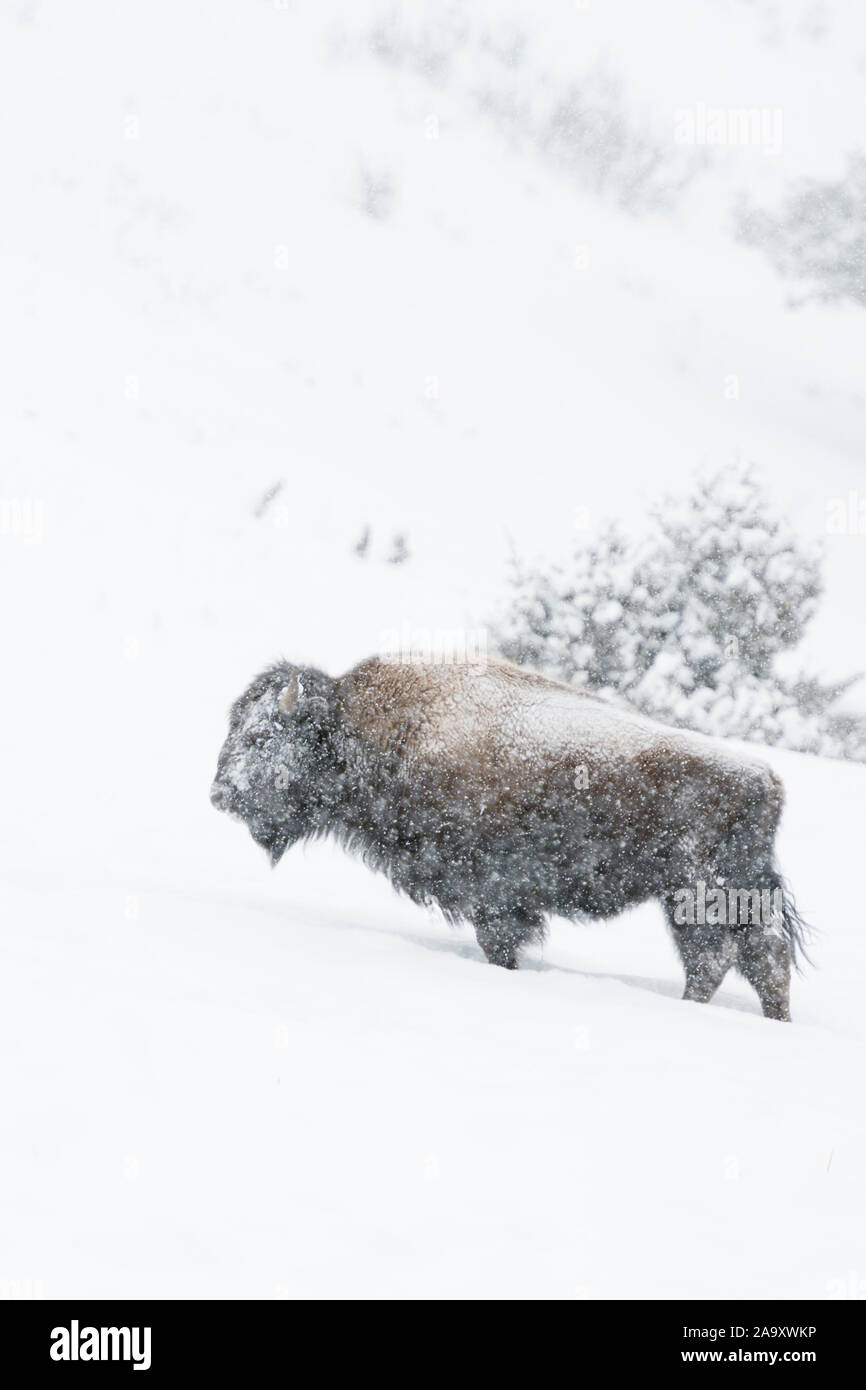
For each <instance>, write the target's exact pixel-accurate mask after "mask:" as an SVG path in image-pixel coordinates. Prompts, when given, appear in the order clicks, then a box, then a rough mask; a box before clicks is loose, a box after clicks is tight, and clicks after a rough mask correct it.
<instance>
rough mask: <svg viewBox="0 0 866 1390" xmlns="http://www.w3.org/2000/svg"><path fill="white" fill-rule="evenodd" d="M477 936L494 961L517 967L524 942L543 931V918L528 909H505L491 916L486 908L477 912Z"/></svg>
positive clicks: (498, 963) (480, 944)
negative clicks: (510, 910)
mask: <svg viewBox="0 0 866 1390" xmlns="http://www.w3.org/2000/svg"><path fill="white" fill-rule="evenodd" d="M472 920H473V926H474V927H475V939H476V941H477V942H478V945H479V946H480V947H481V949H482V951H483V952H484V954H485V956H486V957H487V959H488V961H489V962H490V964H491V965H501V966H503V967H504V968H505V969H506V970H516V969H517V961H518V955H519V952H520V948H521V946H523V944H524V943H525V942H527V941H530V940H532V938H533V937H539V936H540V935H541V933H542V922H541V919H540V918H537V917H532V916H530V915H529V914H528V913H526V912H513V913H507V914H506V913H503V914H502V915H501V917H496V918H494V917H491V915H490V914H489V913H487V912H484V911H479V912H476V913H475V914H474V916H473V919H472Z"/></svg>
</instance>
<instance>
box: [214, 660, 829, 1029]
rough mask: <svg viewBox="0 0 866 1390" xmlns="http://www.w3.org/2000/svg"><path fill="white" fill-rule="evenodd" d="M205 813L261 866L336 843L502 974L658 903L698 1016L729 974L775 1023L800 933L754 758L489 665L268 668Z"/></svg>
mask: <svg viewBox="0 0 866 1390" xmlns="http://www.w3.org/2000/svg"><path fill="white" fill-rule="evenodd" d="M211 798H212V800H213V802H214V804H215V805H216V806H218V807H219V808H220V809H223V810H226V811H229V812H231V813H233V814H235V815H237V816H238V817H240V818H241V819H242V820H244V821H245V822H246V824H247V825H248V827H249V830H250V833H251V834H252V836H253V838H254V839H255V840H256V841H257V842H258V843H259V844H261V845H262V846H263V847H264V848H266V849H267V850H268V852H269V854H270V856H271V859H272V861H273V862H274V863H277V862H278V861H279V859H280V858H281V857H282V855H283V853H284V852H285V850H286V849H287V848H288V846H289V845H290V844H292V843H294V841H296V840H298V839H301V838H304V837H309V836H316V835H322V834H332V835H334V836H336V838H337V839H338V840H340V841H341V842H342V843H343V844H344V845H345V847H346V848H347V849H349V850H352V851H356V852H358V853H360V854H361V855H362V856H363V858H364V859H365V861H366V862H367V863H368V864H369V865H370V866H371V867H372V868H375V869H379V870H382V871H383V872H384V873H386V874H387V875H388V877H389V878H390V879H391V881H392V883H393V884H394V886H395V887H396V888H397V889H399V890H401V891H403V892H405V893H407V894H408V895H409V896H410V897H411V898H412V899H414V901H416V902H420V903H426V904H437V905H438V906H439V908H441V910H442V912H443V913H444V914H445V916H446V917H447V918H448V919H449V920H451V921H457V920H461V919H465V920H467V921H469V922H471V923H472V924H473V926H474V928H475V931H476V934H477V937H478V941H479V944H480V945H481V947H482V949H483V950H484V952H485V954H486V956H487V958H488V960H490V961H491V962H493V963H494V964H497V965H503V966H507V967H509V968H514V967H515V966H516V964H517V957H518V952H519V949H520V947H521V946H522V945H523V944H524V943H525V942H527V941H529V940H532V939H537V938H540V937H541V936H542V935H543V932H544V925H545V919H546V918H547V917H548V916H549V915H551V914H558V915H561V916H565V917H571V918H598V917H610V916H612V915H614V914H616V913H618V912H620V911H622V909H623V908H625V907H628V906H631V905H634V904H637V903H640V902H643V901H645V900H647V899H649V898H656V899H658V900H659V901H660V902H661V904H662V905H663V907H664V908H665V910H666V913H667V916H668V920H669V922H670V925H671V930H672V933H673V936H674V939H675V941H676V944H677V947H678V949H679V952H680V955H681V958H682V961H683V964H684V967H685V972H686V997H687V998H690V999H698V1000H706V999H709V998H710V996H711V995H712V994H713V993H714V991H715V989H716V988H717V987H718V985H719V984H720V983H721V980H722V979H723V977H724V975H725V973H726V972H727V970H728V969H729V967H730V966H731V965H734V966H736V967H737V968H738V969H739V970H740V971H741V972H742V973H743V975H745V977H746V978H747V979H748V980H749V981H750V982H751V984H752V985H753V986H754V987H755V989H756V991H757V993H758V996H759V998H760V1000H761V1004H762V1006H763V1009H764V1012H765V1014H767V1015H768V1016H770V1017H773V1018H787V1017H788V1016H789V1013H788V987H789V974H790V964H791V959H792V957H793V955H794V953H795V951H796V949H797V947H798V946H799V945H801V944H802V923H801V920H800V918H799V916H798V915H797V913H796V910H795V908H794V906H793V903H792V900H791V898H790V896H789V894H788V892H787V889H786V887H785V885H784V883H783V880H782V879H781V877H780V874H779V872H778V870H777V868H776V865H775V859H774V850H773V844H774V838H775V834H776V828H777V825H778V821H779V815H780V813H781V809H782V801H783V793H782V786H781V783H780V782H779V780H778V778H777V777H776V775H775V774H774V773H773V772H772V770H771V769H770V768H769V767H767V766H766V764H764V763H763V762H761V761H759V760H757V759H751V758H748V757H743V756H740V755H739V754H733V753H731V752H730V751H729V750H727V749H726V748H725V747H724V745H721V744H716V743H713V742H711V741H710V740H706V739H701V738H700V737H699V736H696V735H691V734H687V733H683V732H681V731H678V730H674V729H668V728H666V727H664V726H662V725H659V724H656V723H654V722H653V721H651V720H649V719H647V718H645V717H643V716H641V715H639V714H637V713H634V712H633V711H631V710H629V709H628V708H627V707H624V706H619V705H615V704H612V703H609V702H608V701H606V700H603V699H600V698H598V697H596V696H594V695H591V694H588V693H585V692H582V691H580V690H579V689H576V688H575V687H574V686H570V685H566V684H563V683H560V682H558V681H553V680H549V679H547V678H545V677H543V676H539V675H536V674H534V673H532V672H529V671H526V670H524V669H522V668H520V667H517V666H513V665H511V664H509V663H507V662H502V661H492V660H491V661H487V662H485V663H483V664H481V665H475V664H471V663H450V664H443V665H436V664H413V663H404V664H400V663H396V662H389V661H386V660H381V659H379V658H373V659H371V660H369V661H365V662H363V663H361V665H359V666H356V667H355V668H354V669H353V670H351V671H349V672H348V674H346V675H345V676H343V677H341V678H339V679H331V678H330V677H328V676H326V675H324V674H323V673H322V672H320V671H316V670H313V669H311V668H308V667H296V666H292V665H290V664H288V663H287V662H281V663H279V664H278V665H276V666H273V667H271V668H270V669H268V670H266V671H265V672H263V673H262V674H261V675H260V676H258V677H257V678H256V680H255V681H253V683H252V684H251V685H250V686H249V688H248V689H247V690H246V691H245V692H244V694H243V695H242V696H241V697H240V699H239V700H238V701H237V702H236V703H235V705H234V706H233V708H232V711H231V723H230V728H229V733H228V737H227V739H226V741H225V744H224V745H223V748H222V751H221V753H220V757H219V764H218V769H217V776H216V780H215V782H214V784H213V787H212V790H211ZM701 885H704V886H706V885H709V887H710V889H711V890H715V889H717V888H720V887H721V888H723V889H724V890H728V889H732V890H733V889H736V890H742V891H744V892H750V893H760V892H762V891H763V892H764V893H766V894H772V893H776V895H777V896H776V899H775V901H776V902H777V903H778V905H779V906H778V909H777V911H776V912H775V914H774V916H773V918H772V920H771V921H769V922H767V921H763V920H762V921H761V922H760V923H758V924H757V925H756V924H755V923H754V921H753V920H752V919H750V921H749V922H748V923H745V924H741V923H740V922H739V921H736V922H734V923H731V922H730V919H726V920H723V921H722V924H720V925H717V924H716V922H715V921H714V920H713V919H710V921H709V924H708V923H707V922H702V921H698V923H697V924H696V925H689V924H682V922H681V921H680V920H679V919H678V917H677V911H676V903H677V902H678V901H679V900H680V897H678V895H680V896H681V895H682V892H683V890H688V891H694V892H698V891H699V890H700V889H701Z"/></svg>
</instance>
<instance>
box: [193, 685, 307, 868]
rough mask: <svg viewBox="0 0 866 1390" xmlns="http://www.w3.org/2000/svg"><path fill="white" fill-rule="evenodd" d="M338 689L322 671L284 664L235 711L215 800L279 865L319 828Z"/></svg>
mask: <svg viewBox="0 0 866 1390" xmlns="http://www.w3.org/2000/svg"><path fill="white" fill-rule="evenodd" d="M333 691H334V686H333V682H332V681H331V680H329V678H328V677H327V676H324V675H322V673H321V672H319V671H313V670H310V669H308V668H303V667H297V666H289V665H288V664H287V663H281V664H280V665H278V666H274V667H271V669H270V670H268V671H265V672H264V673H263V674H262V675H261V676H258V677H257V678H256V680H254V681H253V683H252V685H250V686H249V687H248V689H247V690H245V691H244V693H243V695H242V696H241V697H240V699H239V700H236V701H235V703H234V705H232V709H231V715H230V722H229V731H228V736H227V738H226V741H225V743H224V744H223V746H222V748H221V750H220V755H219V762H218V763H217V773H216V777H215V779H214V783H213V786H212V787H211V792H210V799H211V801H212V802H213V804H214V806H216V807H217V809H218V810H220V811H228V813H229V815H232V816H236V817H237V818H238V819H239V820H242V821H244V822H245V824H246V826H247V829H248V830H249V832H250V834H251V835H252V837H253V839H254V840H255V841H256V843H257V844H259V845H261V846H262V847H263V848H264V849H266V850H267V851H268V854H269V855H270V857H271V862H272V863H273V864H277V863H279V861H280V859H281V858H282V856H283V854H284V853H285V851H286V849H287V848H288V847H289V846H290V845H293V844H294V843H295V841H296V840H299V839H301V838H302V837H303V836H304V835H309V834H311V833H312V832H313V831H314V830H315V829H316V825H317V818H318V816H319V815H320V814H321V809H322V804H323V796H324V792H325V786H324V782H325V780H326V777H327V762H328V757H327V753H328V735H329V731H330V726H331V710H332V705H333Z"/></svg>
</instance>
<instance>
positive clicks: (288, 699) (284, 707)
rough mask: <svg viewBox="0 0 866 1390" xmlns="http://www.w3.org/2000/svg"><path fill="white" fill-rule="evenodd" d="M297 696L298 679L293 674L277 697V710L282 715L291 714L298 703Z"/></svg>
mask: <svg viewBox="0 0 866 1390" xmlns="http://www.w3.org/2000/svg"><path fill="white" fill-rule="evenodd" d="M298 694H299V691H298V678H297V676H296V675H295V674H294V672H293V673H292V675H291V676H290V677H289V680H288V683H287V684H286V685H284V686H283V688H282V690H281V691H280V693H279V695H278V696H277V709H279V710H280V711H281V713H283V714H292V713H293V711H294V708H295V706H296V705H297V703H298Z"/></svg>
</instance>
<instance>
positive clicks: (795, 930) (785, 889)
mask: <svg viewBox="0 0 866 1390" xmlns="http://www.w3.org/2000/svg"><path fill="white" fill-rule="evenodd" d="M778 887H779V891H780V894H781V900H782V905H781V912H780V914H779V916H778V918H777V922H776V925H777V926H778V928H779V930H780V931H781V933H782V935H783V937H784V938H785V940H786V941H787V943H788V947H789V949H790V952H791V960H792V961H793V962H794V965H795V966H796V968H797V970H798V971H800V973H801V974H802V970H803V963H804V962H805V963H806V964H808V965H813V964H814V961H813V960H812V959H811V957H810V955H809V952H808V950H807V949H806V946H807V942H808V941H809V940H810V939H811V937H812V935H813V932H814V928H812V927H810V926H809V923H808V922H806V921H805V920H804V918H803V917H802V916H801V915H800V913H799V911H798V910H797V905H796V903H795V902H794V894H793V893H792V892H791V887H790V884H789V883H788V881H787V879H785V878H783V877H782V876H781V874H780V875H779V878H778Z"/></svg>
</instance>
